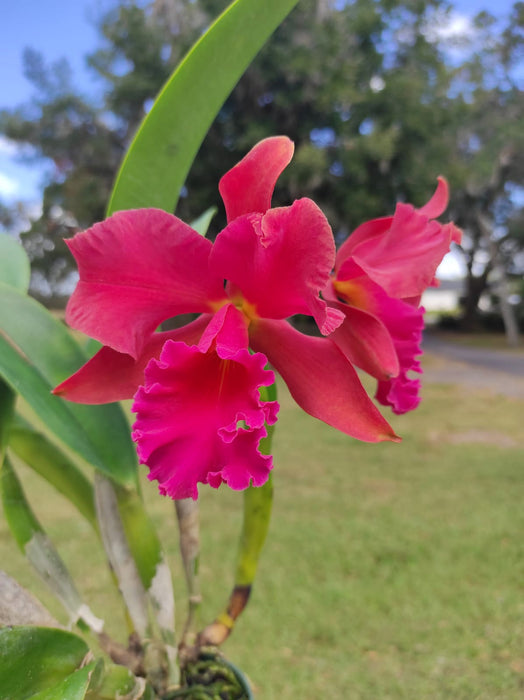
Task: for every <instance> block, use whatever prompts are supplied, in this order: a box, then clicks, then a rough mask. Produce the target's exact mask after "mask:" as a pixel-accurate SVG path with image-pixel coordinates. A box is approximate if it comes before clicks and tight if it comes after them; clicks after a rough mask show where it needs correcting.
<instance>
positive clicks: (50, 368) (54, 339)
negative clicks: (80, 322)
mask: <svg viewBox="0 0 524 700" xmlns="http://www.w3.org/2000/svg"><path fill="white" fill-rule="evenodd" d="M0 328H1V330H0V374H1V375H3V377H4V379H5V381H6V382H7V383H8V384H9V385H10V386H11V387H12V388H13V389H14V390H15V391H16V392H18V393H19V394H20V395H21V396H22V397H23V398H24V399H25V400H26V401H27V402H28V403H29V405H30V406H31V408H32V409H33V410H34V411H35V413H36V414H37V415H38V416H39V418H41V420H43V421H44V423H45V424H46V425H47V426H48V427H49V428H50V430H52V432H53V433H54V434H55V435H56V436H57V437H58V438H60V439H61V440H62V441H63V442H64V443H65V444H66V445H68V446H69V447H70V448H72V449H73V450H74V451H75V452H76V453H77V454H79V455H81V456H82V457H83V458H84V459H85V460H87V461H88V462H89V463H91V464H92V465H93V466H95V467H96V468H97V469H99V470H100V471H102V472H105V473H107V474H109V475H110V476H111V477H112V478H113V479H115V480H117V481H119V482H121V483H123V484H130V483H135V481H136V473H137V459H136V453H135V449H134V446H133V443H132V442H131V438H130V431H129V426H128V424H127V421H126V418H125V416H124V413H123V411H122V409H121V407H120V406H119V405H118V404H109V405H106V406H83V405H80V404H73V403H69V402H66V401H64V400H63V399H60V398H58V397H55V396H52V395H51V393H50V392H51V390H52V388H53V387H54V386H56V385H57V384H59V383H60V382H61V381H63V380H64V379H65V378H66V377H68V376H69V375H70V374H73V373H74V372H75V371H76V370H77V369H78V368H79V367H80V366H81V365H82V364H83V363H84V362H85V361H86V357H85V355H84V353H83V352H82V350H81V349H80V347H79V346H78V344H77V343H76V342H75V341H74V339H73V338H72V337H71V335H70V334H69V332H68V331H67V329H66V328H65V326H63V325H62V324H61V323H60V322H59V321H57V320H56V319H55V318H53V316H52V315H51V314H50V313H49V312H48V311H47V310H46V309H45V308H44V307H43V306H41V305H40V304H38V302H36V301H35V300H34V299H31V298H29V297H27V296H24V295H23V294H20V293H19V292H17V291H16V290H15V289H12V288H10V287H8V286H6V285H3V284H0Z"/></svg>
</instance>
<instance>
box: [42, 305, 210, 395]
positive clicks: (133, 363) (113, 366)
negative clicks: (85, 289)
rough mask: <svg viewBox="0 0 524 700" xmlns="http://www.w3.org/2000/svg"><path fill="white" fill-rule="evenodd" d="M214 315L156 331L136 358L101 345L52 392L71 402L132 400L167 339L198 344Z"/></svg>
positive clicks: (207, 315)
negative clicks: (152, 360)
mask: <svg viewBox="0 0 524 700" xmlns="http://www.w3.org/2000/svg"><path fill="white" fill-rule="evenodd" d="M210 318H211V316H210V315H209V314H206V315H202V316H200V317H199V318H197V320H196V321H193V322H192V323H189V324H188V325H187V326H184V327H183V328H178V329H177V330H174V331H165V332H163V333H153V334H152V335H151V336H150V338H149V340H148V341H147V342H146V344H145V345H144V349H143V350H142V353H141V355H140V356H139V357H138V359H137V360H135V359H134V358H133V357H131V355H126V354H125V353H121V352H117V351H116V350H113V349H112V348H109V347H107V346H105V347H103V348H101V349H100V350H99V351H98V352H97V353H96V355H94V356H93V357H92V358H91V359H90V360H89V361H88V362H86V364H85V365H83V367H80V369H79V370H78V371H77V372H75V373H74V374H73V375H71V376H70V377H69V378H68V379H66V380H65V381H63V382H62V383H61V384H59V385H58V386H57V387H56V388H55V389H53V394H56V395H57V396H62V397H63V398H64V399H67V400H68V401H74V402H76V403H87V404H101V403H111V402H112V401H122V400H124V399H131V398H133V396H134V395H135V392H136V390H137V389H138V387H139V386H140V384H143V383H144V370H145V368H146V365H147V363H148V362H149V361H150V360H151V359H152V358H157V357H159V356H160V352H161V350H162V348H163V346H164V344H165V342H166V341H167V340H177V341H182V342H184V343H187V344H188V345H192V344H196V343H198V341H199V339H200V336H201V335H202V331H203V330H204V328H205V327H206V326H207V324H208V323H209V319H210Z"/></svg>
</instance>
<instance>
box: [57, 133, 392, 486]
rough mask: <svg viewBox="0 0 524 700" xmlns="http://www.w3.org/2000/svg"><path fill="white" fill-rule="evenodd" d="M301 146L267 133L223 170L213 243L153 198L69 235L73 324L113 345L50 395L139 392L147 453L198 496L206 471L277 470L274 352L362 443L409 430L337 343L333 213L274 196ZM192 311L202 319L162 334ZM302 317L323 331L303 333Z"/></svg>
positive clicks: (289, 375)
mask: <svg viewBox="0 0 524 700" xmlns="http://www.w3.org/2000/svg"><path fill="white" fill-rule="evenodd" d="M292 155H293V144H292V142H291V141H290V140H289V139H287V138H285V137H275V138H270V139H266V140H264V141H261V142H260V143H259V144H257V145H256V146H255V147H254V148H253V149H252V150H251V151H250V152H249V153H248V154H247V155H246V156H245V158H243V159H242V161H240V163H238V164H237V165H236V166H235V167H234V168H233V169H232V170H230V171H229V172H228V173H226V175H224V177H223V178H222V180H221V181H220V186H219V189H220V193H221V195H222V199H223V201H224V204H225V208H226V214H227V219H228V224H227V226H226V228H225V229H224V230H223V231H222V232H221V233H220V234H219V235H218V236H217V239H216V241H215V243H214V244H212V243H211V242H210V241H209V240H207V239H205V238H203V237H202V236H200V235H199V234H198V233H197V232H196V231H194V230H193V229H191V228H190V227H189V226H187V225H186V224H184V223H183V222H182V221H180V219H178V218H177V217H175V216H173V215H171V214H167V213H165V212H163V211H160V210H155V209H142V210H135V211H123V212H119V213H117V214H115V215H114V216H112V217H110V218H109V219H107V220H106V221H104V222H102V223H99V224H95V225H94V226H93V227H92V228H91V229H88V230H87V231H85V232H83V233H79V234H77V235H76V236H74V238H72V239H71V240H69V241H68V245H69V248H70V250H71V252H72V254H73V255H74V257H75V259H76V260H77V263H78V269H79V274H80V280H79V282H78V285H77V287H76V289H75V291H74V293H73V295H72V297H71V299H70V301H69V304H68V307H67V311H66V320H67V321H68V323H69V324H70V325H71V326H73V327H74V328H77V329H78V330H80V331H82V332H84V333H86V334H87V335H90V336H92V337H93V338H96V339H97V340H99V341H100V342H102V343H103V344H104V347H103V348H102V349H101V350H100V351H99V352H98V353H97V354H96V355H95V356H94V357H93V358H92V359H91V360H89V362H87V363H86V364H85V365H84V366H83V367H82V368H80V369H79V370H78V372H76V374H74V375H73V376H71V377H70V378H69V379H67V380H66V381H65V382H63V383H62V384H60V385H59V386H58V387H57V388H56V389H55V391H54V393H55V394H58V395H61V396H63V397H65V398H67V399H69V400H71V401H78V402H82V403H105V402H110V401H117V400H120V399H126V398H130V397H133V396H134V397H135V400H134V404H133V411H134V412H136V414H137V419H136V422H135V425H134V431H133V439H134V440H135V441H136V443H137V449H138V454H139V458H140V460H141V461H142V462H143V463H145V464H147V465H148V467H149V469H150V473H149V478H150V479H155V480H157V481H158V482H159V488H160V491H161V493H164V494H168V495H170V496H171V497H172V498H186V497H192V498H196V497H197V495H198V489H197V484H198V483H208V484H210V485H211V486H214V487H218V486H219V485H220V484H221V483H222V482H226V483H227V484H228V485H229V486H230V487H232V488H234V489H244V488H246V487H247V486H249V484H250V483H252V484H254V485H255V486H259V485H261V484H263V483H264V482H265V481H266V480H267V478H268V475H269V471H270V470H271V468H272V459H271V457H270V456H269V455H265V454H261V452H260V441H261V439H262V438H263V437H265V436H266V434H267V431H266V427H265V425H266V424H267V425H271V424H273V423H274V422H275V421H276V416H277V411H278V404H277V403H276V402H271V401H268V402H264V401H262V400H261V398H260V391H259V390H260V388H261V387H264V386H268V385H269V384H272V383H273V381H274V375H273V372H272V371H271V370H269V369H267V363H268V361H269V362H270V363H271V365H272V366H273V367H274V368H275V369H276V370H277V371H278V372H279V373H280V374H281V375H282V377H283V379H284V380H285V382H286V383H287V385H288V387H289V389H290V392H291V394H292V395H293V397H294V398H295V400H296V402H297V403H298V404H299V405H300V406H301V407H302V408H303V409H304V410H305V411H307V412H308V413H309V414H311V415H312V416H314V417H316V418H319V419H320V420H323V421H325V422H326V423H328V424H329V425H331V426H333V427H335V428H337V429H338V430H341V431H342V432H344V433H346V434H348V435H351V436H353V437H355V438H358V439H360V440H365V441H369V442H378V441H382V440H393V441H397V440H398V438H397V436H396V435H395V433H394V432H393V430H392V429H391V427H390V426H389V424H388V423H387V421H386V420H385V419H384V418H383V417H382V416H381V414H380V413H379V411H378V409H377V408H376V407H375V405H374V404H373V403H372V401H371V400H370V399H369V397H368V395H367V394H366V392H365V390H364V388H363V387H362V385H361V383H360V380H359V379H358V376H357V374H356V372H355V370H354V368H353V367H352V364H351V362H350V361H349V359H348V357H347V356H346V354H345V353H344V352H343V351H342V350H341V349H339V347H338V346H337V344H335V343H334V342H333V341H332V340H331V337H332V336H331V334H333V332H334V331H335V330H336V329H337V327H338V326H339V325H340V324H341V323H342V322H343V321H344V322H345V319H346V314H345V311H344V310H341V309H339V308H338V303H337V302H335V303H333V302H330V303H329V304H328V303H327V302H326V301H325V300H324V299H322V298H321V296H320V292H321V290H323V289H324V288H326V286H327V285H328V282H329V279H330V275H331V272H332V270H333V267H334V265H335V245H334V240H333V236H332V232H331V229H330V227H329V224H328V222H327V220H326V218H325V217H324V215H323V214H322V212H321V211H320V209H319V208H318V207H317V206H316V205H315V204H314V202H312V201H311V200H309V199H300V200H297V201H295V202H294V203H293V204H292V205H291V206H288V207H281V208H277V209H271V208H270V206H271V198H272V193H273V189H274V186H275V183H276V180H277V178H278V177H279V175H280V173H281V172H282V170H283V169H284V168H285V167H286V165H287V164H288V163H289V161H290V160H291V157H292ZM191 312H193V313H194V312H196V313H199V314H200V316H199V317H198V318H197V319H196V320H195V321H193V322H192V323H189V324H188V325H186V326H184V327H183V328H180V329H178V330H175V331H167V332H160V333H159V332H155V330H156V328H157V327H158V326H159V324H160V323H161V322H162V321H165V320H166V319H168V318H171V317H173V316H176V315H178V314H183V313H191ZM294 314H307V315H309V316H312V317H313V318H314V319H315V321H316V323H317V325H318V328H319V330H320V332H321V333H322V334H323V336H324V337H310V336H306V335H304V334H302V333H299V332H298V331H297V330H295V329H294V328H293V327H292V326H291V325H290V324H289V323H288V321H287V320H286V319H287V318H289V317H290V316H292V315H294ZM326 336H327V337H326ZM250 350H252V351H254V354H251V353H250Z"/></svg>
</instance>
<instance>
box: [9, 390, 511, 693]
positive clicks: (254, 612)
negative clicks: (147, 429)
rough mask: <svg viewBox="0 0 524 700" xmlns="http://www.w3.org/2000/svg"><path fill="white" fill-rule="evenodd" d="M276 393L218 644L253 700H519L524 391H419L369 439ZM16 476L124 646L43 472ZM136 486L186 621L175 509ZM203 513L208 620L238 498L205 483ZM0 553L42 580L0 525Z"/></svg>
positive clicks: (219, 591)
mask: <svg viewBox="0 0 524 700" xmlns="http://www.w3.org/2000/svg"><path fill="white" fill-rule="evenodd" d="M280 400H281V404H282V408H281V413H280V420H279V423H278V425H277V430H276V433H275V442H274V454H275V463H276V466H275V474H274V477H275V507H274V517H273V521H272V525H271V530H270V535H269V539H268V542H267V544H266V548H265V550H264V553H263V556H262V560H261V564H260V571H259V576H258V579H257V582H256V585H255V589H254V593H253V596H252V600H251V602H250V604H249V606H248V608H247V609H246V611H245V613H244V616H243V617H242V618H241V619H240V621H239V623H238V626H237V628H236V629H235V631H234V633H233V635H232V637H231V639H230V640H229V641H228V642H227V643H226V645H225V647H224V651H225V653H226V654H227V655H228V656H229V658H230V659H231V660H232V661H234V662H235V663H236V664H238V665H239V666H240V667H241V668H242V669H243V670H244V671H245V672H246V673H247V674H248V675H249V677H250V678H251V679H252V682H253V683H254V685H255V687H256V690H257V698H260V700H273V699H274V700H298V699H300V700H317V699H319V700H322V699H324V698H326V699H334V700H353V699H355V700H360V699H362V700H389V699H395V700H396V699H400V698H405V699H407V700H425V699H428V700H439V699H442V700H462V699H463V700H497V699H499V698H500V699H501V700H517V699H521V698H522V697H524V507H523V500H524V498H523V497H524V432H523V429H522V415H523V414H524V402H523V401H518V400H516V399H510V398H504V397H501V396H495V395H494V394H490V393H479V392H468V393H464V391H461V390H459V389H457V388H455V387H453V386H445V385H438V384H434V385H426V386H425V389H424V402H423V404H422V405H421V407H420V409H419V410H418V411H416V412H415V413H413V414H412V415H408V416H403V417H397V416H392V417H391V420H392V423H393V425H394V427H395V429H396V430H397V432H398V433H399V434H401V435H402V436H403V438H404V441H403V443H402V444H401V445H392V444H382V445H366V444H361V443H358V442H356V441H354V440H351V439H350V438H348V437H346V436H344V435H341V434H339V433H337V432H336V431H335V430H332V429H331V428H329V427H327V426H325V425H323V424H321V423H320V422H318V421H315V420H313V419H312V418H310V417H308V416H307V415H305V414H303V413H302V412H301V411H300V410H299V409H298V408H297V407H296V406H295V405H294V403H293V402H292V400H291V399H290V398H289V396H288V395H287V393H286V391H285V390H284V389H283V388H282V387H281V389H280ZM20 475H21V476H22V478H23V481H24V485H25V486H26V488H27V492H28V495H29V497H30V500H31V502H32V503H33V504H34V506H35V510H36V511H37V513H38V515H39V517H40V519H41V521H42V523H43V524H44V525H45V526H46V528H47V529H48V532H49V534H50V535H51V536H52V538H53V539H54V541H55V543H56V544H57V545H58V547H59V549H60V551H61V553H62V554H63V556H64V559H65V560H66V562H67V564H68V565H69V566H70V568H71V569H72V570H74V571H77V572H78V573H79V576H78V580H79V583H80V587H81V589H82V591H83V592H84V593H85V596H86V598H87V599H88V601H89V602H90V604H91V606H92V608H93V610H94V611H95V612H96V613H97V614H98V615H100V616H102V617H106V619H107V621H108V629H109V631H110V632H112V633H113V634H114V635H115V636H118V637H120V638H121V639H122V638H123V636H124V627H123V624H122V622H121V619H120V618H119V616H118V614H117V612H116V611H117V610H118V600H117V597H116V595H115V594H114V593H113V592H112V591H111V590H110V587H109V582H108V576H107V573H106V570H105V567H104V559H103V555H102V554H101V553H100V552H99V549H98V546H97V543H96V541H95V539H94V537H93V536H92V535H91V533H90V531H89V527H88V525H87V524H84V523H83V522H81V521H80V519H78V518H77V517H76V515H75V513H74V511H73V510H72V508H71V507H70V506H69V505H68V504H67V503H66V502H64V501H62V500H61V499H60V497H59V496H58V495H55V493H54V492H53V491H52V490H51V489H50V488H49V487H47V485H46V484H44V483H42V482H41V481H40V480H39V479H38V477H36V476H33V475H32V474H31V473H30V472H29V471H28V470H26V469H21V470H20ZM144 489H145V492H146V499H147V501H148V502H149V505H150V512H151V513H152V514H153V517H154V519H155V521H156V522H157V524H158V526H159V528H160V531H161V534H162V537H163V540H164V543H165V546H166V549H167V551H168V556H169V558H170V562H171V563H172V565H173V570H174V572H175V578H176V581H175V587H176V590H177V592H178V601H179V602H178V617H179V623H180V624H182V622H183V612H184V605H185V601H184V585H183V582H182V575H181V568H180V565H179V563H178V545H177V534H176V527H175V524H174V517H173V507H172V504H171V503H170V502H168V501H167V500H166V499H163V498H160V497H159V496H157V495H156V487H155V486H154V485H152V484H149V483H147V484H146V483H145V484H144ZM201 508H202V539H203V542H202V558H201V579H202V589H203V592H204V605H203V622H204V623H207V622H209V621H211V619H212V618H213V617H214V616H215V614H216V613H217V612H218V611H219V610H220V609H221V608H222V606H223V604H224V603H225V601H226V598H227V596H228V594H229V589H230V586H231V572H232V569H233V563H234V557H235V545H236V540H237V536H238V528H239V524H240V515H241V512H240V511H241V498H240V497H239V495H238V494H235V493H232V492H230V491H228V490H226V489H222V490H220V491H218V492H215V491H213V490H211V489H209V488H202V489H201ZM0 562H1V564H0V566H1V567H2V568H4V569H5V570H6V571H7V572H8V573H10V574H11V575H13V576H15V577H16V578H18V579H19V580H20V582H21V583H23V584H24V585H26V586H28V587H31V588H32V590H41V589H40V588H38V589H36V588H35V586H34V584H33V583H32V582H33V577H32V573H31V571H30V569H29V566H28V565H27V564H26V562H25V560H24V559H23V558H22V556H21V555H20V554H19V553H18V551H17V550H16V548H15V545H14V543H13V541H12V540H11V538H10V535H9V534H8V532H7V529H6V525H5V522H4V521H3V520H2V519H0ZM43 598H44V599H45V602H46V603H47V604H48V606H49V607H50V608H51V609H52V611H53V612H54V613H55V614H56V615H61V613H60V611H59V610H58V608H57V606H56V604H55V603H54V601H52V600H51V599H50V598H49V596H48V595H47V594H45V595H44V596H43ZM61 619H63V617H61Z"/></svg>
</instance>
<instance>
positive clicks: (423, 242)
mask: <svg viewBox="0 0 524 700" xmlns="http://www.w3.org/2000/svg"><path fill="white" fill-rule="evenodd" d="M448 199H449V191H448V185H447V183H446V181H445V180H444V179H443V178H439V182H438V186H437V189H436V191H435V194H434V195H433V197H432V198H431V199H430V201H429V202H428V203H427V204H426V205H425V206H424V207H422V208H421V209H418V210H417V209H415V208H414V207H412V206H411V205H409V204H398V205H397V208H396V211H395V214H394V216H390V217H385V218H382V219H374V220H373V221H368V222H367V223H365V224H362V225H361V226H359V227H358V228H357V229H356V230H355V231H354V232H353V233H352V234H351V235H350V236H349V238H348V239H347V241H346V242H345V243H344V244H343V245H342V246H341V247H340V249H339V251H338V253H337V257H336V263H335V273H334V275H333V276H332V278H331V280H330V282H329V284H328V286H327V287H326V289H325V290H324V298H326V299H328V300H329V303H330V305H331V306H332V308H334V309H337V310H339V311H341V312H342V313H343V314H344V316H345V320H344V322H343V323H342V324H341V325H340V326H339V327H338V328H336V329H335V331H334V333H333V334H332V336H331V338H332V339H333V341H334V342H335V343H336V344H337V346H338V347H339V348H340V349H341V350H342V352H343V353H344V354H345V356H346V357H347V358H348V359H349V360H350V361H351V362H352V363H353V364H355V365H356V366H357V367H360V368H361V369H363V370H364V371H366V372H367V373H368V374H370V375H371V376H373V377H375V378H376V379H377V380H378V388H377V393H376V399H377V400H378V401H379V402H380V403H381V404H383V405H385V406H391V408H392V409H393V411H394V413H405V412H406V411H411V410H412V409H414V408H416V407H417V406H418V404H419V403H420V396H419V390H420V380H419V379H414V378H413V377H412V376H411V375H409V374H408V373H409V372H416V373H419V374H420V373H422V368H421V366H420V361H419V360H418V359H417V358H418V356H419V355H421V354H422V350H421V348H420V343H421V340H422V330H423V327H424V321H423V314H424V308H423V307H421V306H419V303H420V297H421V295H422V292H423V291H424V290H425V289H426V288H427V287H428V286H436V285H437V284H438V282H437V281H436V279H435V272H436V269H437V267H438V265H439V264H440V262H441V261H442V258H443V257H444V255H445V254H446V253H447V252H448V250H449V247H450V244H451V242H452V241H453V242H455V243H459V242H460V238H461V232H460V230H459V229H458V228H457V227H456V226H455V225H454V224H452V223H450V224H446V225H442V224H439V223H438V222H437V221H434V219H435V218H436V217H438V216H440V215H441V214H442V212H443V211H444V210H445V209H446V207H447V204H448Z"/></svg>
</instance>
